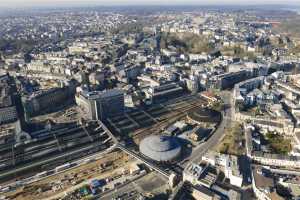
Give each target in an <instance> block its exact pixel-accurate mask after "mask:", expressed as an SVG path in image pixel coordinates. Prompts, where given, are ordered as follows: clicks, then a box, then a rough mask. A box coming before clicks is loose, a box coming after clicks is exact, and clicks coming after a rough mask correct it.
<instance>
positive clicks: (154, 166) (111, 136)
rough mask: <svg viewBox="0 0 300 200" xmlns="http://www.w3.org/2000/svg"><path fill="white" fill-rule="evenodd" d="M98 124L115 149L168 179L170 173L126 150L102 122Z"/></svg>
mask: <svg viewBox="0 0 300 200" xmlns="http://www.w3.org/2000/svg"><path fill="white" fill-rule="evenodd" d="M97 122H98V124H99V126H100V127H102V128H103V130H104V131H105V132H106V133H107V134H108V135H109V136H110V138H111V139H112V140H113V142H114V143H115V145H116V146H115V148H117V149H120V150H122V151H124V152H125V153H127V154H128V155H130V156H132V157H134V158H135V159H138V160H140V161H141V162H143V163H144V164H145V165H147V166H148V167H149V168H151V169H153V170H155V171H157V172H158V173H160V174H162V175H163V176H164V177H166V178H168V179H169V176H170V173H168V172H166V171H165V170H163V169H161V168H160V167H159V166H157V165H156V164H155V163H153V162H151V161H149V160H147V159H146V158H144V157H143V156H142V155H140V154H138V153H136V152H134V151H132V150H130V149H128V148H126V147H125V146H124V145H122V144H120V142H119V141H118V139H117V138H116V137H115V136H114V135H113V134H112V132H111V131H110V130H109V129H108V128H107V127H106V126H105V124H103V122H101V121H100V120H97Z"/></svg>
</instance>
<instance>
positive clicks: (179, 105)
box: [0, 95, 207, 199]
mask: <svg viewBox="0 0 300 200" xmlns="http://www.w3.org/2000/svg"><path fill="white" fill-rule="evenodd" d="M206 105H207V102H206V101H205V100H204V99H202V98H201V97H199V96H198V95H185V96H181V97H178V98H176V99H173V100H170V101H168V102H165V103H161V104H157V105H155V106H151V107H148V108H143V109H142V108H141V109H136V110H131V111H128V112H126V113H125V114H124V115H122V116H118V117H114V118H109V119H108V120H107V121H106V122H105V125H104V124H102V122H99V121H98V122H97V121H91V122H88V123H81V124H78V123H77V124H71V125H70V126H69V127H68V128H66V129H64V130H61V129H58V130H55V128H53V129H51V130H49V131H48V134H46V133H45V134H44V135H43V134H38V135H37V137H36V139H35V141H34V140H33V141H32V142H31V143H29V144H23V145H21V146H12V145H11V146H7V147H6V148H4V147H2V148H1V149H0V151H1V155H2V157H1V161H0V162H1V163H6V160H8V159H9V156H13V162H14V163H10V165H8V164H9V163H6V165H7V166H4V165H2V169H3V170H4V173H2V174H1V176H0V178H1V179H2V181H3V182H5V181H7V183H9V181H12V180H20V179H23V180H24V178H26V177H29V178H27V180H29V181H27V182H26V184H24V185H22V186H16V187H15V188H14V189H12V188H11V187H10V188H9V189H7V188H2V192H3V191H5V190H7V191H6V192H5V196H7V197H13V199H34V198H36V197H39V199H47V197H48V196H49V197H50V196H53V194H57V195H54V197H57V199H60V198H62V197H65V198H64V199H76V198H79V196H80V197H82V196H85V195H86V194H91V193H92V192H91V190H90V186H89V184H90V181H91V180H92V179H95V178H97V179H103V178H105V179H107V178H109V177H110V178H111V177H112V179H116V178H114V177H117V179H116V181H117V184H118V185H119V184H120V185H121V186H118V187H117V188H119V189H117V191H116V187H115V184H114V183H113V182H112V183H107V187H106V189H105V188H104V190H103V191H102V190H101V192H100V193H97V194H98V195H100V196H101V197H103V198H104V199H111V198H115V197H118V195H121V196H122V195H129V196H130V195H132V196H131V197H132V199H134V198H133V197H137V196H138V195H141V194H143V195H149V194H152V192H155V190H153V191H152V190H151V186H150V185H151V184H150V183H151V181H149V180H152V181H154V182H160V183H161V184H160V185H161V186H163V185H165V184H167V180H165V179H162V180H158V179H157V177H160V175H158V174H157V172H151V173H149V171H148V170H147V168H145V169H146V171H145V170H144V171H145V172H144V173H140V174H139V175H138V178H136V176H131V175H130V174H129V175H126V174H124V171H123V172H122V173H123V174H121V175H120V176H119V175H118V171H120V169H123V170H124V169H125V168H126V166H131V164H132V163H135V162H136V161H137V160H136V159H133V157H132V156H129V155H128V152H127V154H126V151H125V152H124V151H121V149H120V148H117V149H115V148H114V147H113V145H114V143H115V145H118V144H117V143H119V142H121V144H122V143H123V142H124V143H125V145H126V147H129V149H132V151H133V152H136V153H137V155H138V154H139V153H138V152H137V151H136V149H137V146H138V145H139V142H140V141H141V140H142V139H143V138H145V137H147V136H149V135H153V134H159V133H162V132H163V131H165V130H166V129H167V127H169V126H170V125H171V124H174V123H175V122H176V121H178V120H182V119H185V118H186V116H187V113H189V112H192V111H193V110H195V109H196V108H200V107H204V106H206ZM106 126H107V127H108V129H109V130H107V129H106ZM49 133H51V134H49ZM111 133H113V136H112V135H111ZM116 139H117V140H118V141H116ZM9 147H10V148H9ZM109 148H111V151H110V152H107V153H105V152H104V151H105V150H107V149H109ZM101 152H102V153H103V154H101ZM129 154H130V153H129ZM91 155H95V156H94V157H93V159H85V161H82V159H81V161H80V162H76V160H80V158H83V157H84V158H87V157H88V156H91ZM74 160H75V162H74ZM53 161H55V162H53ZM50 162H51V165H50ZM9 166H15V167H14V168H13V169H14V170H11V169H8V168H9ZM121 166H122V167H121ZM142 166H143V167H142V168H144V166H145V165H142ZM159 167H160V168H164V171H165V172H167V173H169V172H172V171H173V172H176V171H177V170H178V171H181V170H182V168H179V165H178V166H177V165H176V166H175V165H174V166H173V167H170V166H161V165H160V166H159ZM150 168H151V167H150ZM170 170H171V171H170ZM24 172H26V173H24ZM116 174H117V175H116ZM11 176H14V179H11V178H10V179H7V177H11ZM144 176H146V177H150V178H144ZM32 177H34V178H32ZM120 180H123V181H120ZM130 180H132V181H130ZM128 181H130V184H125V183H127V182H128ZM137 182H138V184H137ZM16 183H18V181H17V182H16ZM147 183H148V185H147ZM149 184H150V185H149ZM109 185H111V186H109ZM137 185H139V186H140V185H141V186H145V187H144V188H143V187H137ZM154 185H155V184H154ZM126 186H127V187H126ZM128 186H130V188H128ZM126 188H127V189H126ZM161 188H164V190H167V187H161ZM161 188H160V189H161ZM131 189H134V190H133V191H128V190H131ZM157 189H159V188H157ZM105 190H109V191H105ZM83 191H86V192H83ZM87 191H88V192H87ZM85 193H86V194H85ZM160 193H161V191H160ZM78 195H79V196H78ZM116 195H117V196H116ZM54 199H55V198H54ZM129 199H130V198H129Z"/></svg>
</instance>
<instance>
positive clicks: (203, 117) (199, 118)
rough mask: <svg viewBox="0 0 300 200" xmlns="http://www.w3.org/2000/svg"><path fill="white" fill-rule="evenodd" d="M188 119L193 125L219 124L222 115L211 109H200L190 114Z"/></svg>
mask: <svg viewBox="0 0 300 200" xmlns="http://www.w3.org/2000/svg"><path fill="white" fill-rule="evenodd" d="M187 118H188V120H189V121H191V122H193V123H201V122H208V123H218V122H220V121H221V113H220V112H218V111H216V110H212V109H209V108H198V109H195V110H193V111H192V112H189V113H188V115H187Z"/></svg>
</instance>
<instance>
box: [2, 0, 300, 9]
mask: <svg viewBox="0 0 300 200" xmlns="http://www.w3.org/2000/svg"><path fill="white" fill-rule="evenodd" d="M278 4H280V5H299V6H300V3H299V1H298V0H288V1H282V0H265V1H258V0H254V1H251V2H249V1H246V0H225V1H222V0H212V1H206V0H200V1H197V0H187V1H183V0H174V1H172V2H171V3H170V2H169V1H168V0H161V1H159V0H148V1H138V0H112V1H107V0H88V1H83V0H76V1H71V0H54V1H50V0H42V1H38V0H29V1H24V0H11V1H7V0H2V1H0V7H9V8H20V7H40V6H42V7H43V6H46V7H53V6H55V7H58V6H89V5H97V6H126V5H278Z"/></svg>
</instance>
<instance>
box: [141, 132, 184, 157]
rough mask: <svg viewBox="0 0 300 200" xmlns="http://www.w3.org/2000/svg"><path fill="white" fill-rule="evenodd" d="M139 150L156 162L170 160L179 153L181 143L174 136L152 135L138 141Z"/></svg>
mask: <svg viewBox="0 0 300 200" xmlns="http://www.w3.org/2000/svg"><path fill="white" fill-rule="evenodd" d="M140 152H141V153H142V154H143V155H144V156H146V157H148V158H151V159H152V160H155V161H157V162H171V161H174V160H176V159H177V158H178V157H179V156H180V153H181V145H180V143H179V141H178V139H177V138H176V137H172V136H164V135H160V136H159V135H152V136H149V137H146V138H145V139H143V140H142V141H141V143H140Z"/></svg>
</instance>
